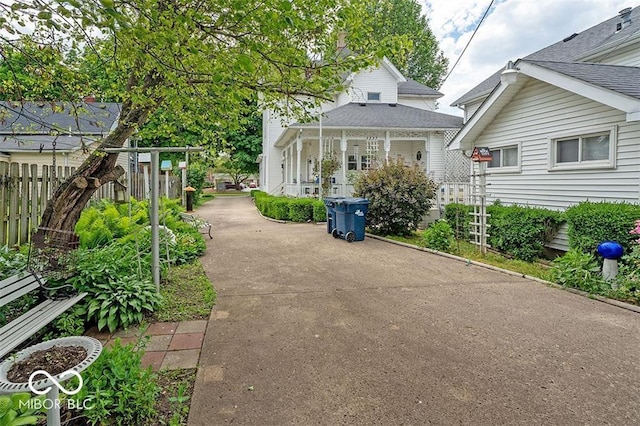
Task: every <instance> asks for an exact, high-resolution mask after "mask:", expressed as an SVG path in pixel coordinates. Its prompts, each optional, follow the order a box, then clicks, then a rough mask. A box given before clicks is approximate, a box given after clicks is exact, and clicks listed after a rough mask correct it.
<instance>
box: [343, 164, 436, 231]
mask: <svg viewBox="0 0 640 426" xmlns="http://www.w3.org/2000/svg"><path fill="white" fill-rule="evenodd" d="M435 194H436V185H435V183H434V182H433V181H431V180H430V179H429V178H428V177H427V176H426V174H425V173H424V170H422V169H420V168H419V167H418V166H417V165H416V166H412V167H407V166H405V165H404V163H403V162H402V161H401V160H398V161H393V160H391V161H389V162H388V163H386V164H383V165H382V166H381V167H379V168H376V169H371V170H368V171H366V172H365V173H362V174H361V175H360V176H358V178H357V180H356V182H355V185H354V196H356V197H363V198H366V199H368V200H369V211H368V213H367V224H368V226H369V227H370V228H371V230H372V232H374V233H376V234H381V235H409V234H411V233H412V232H413V231H415V230H416V229H417V228H418V225H419V224H420V223H421V221H422V218H423V217H424V215H425V214H427V212H428V211H429V208H430V207H431V201H432V200H433V199H434V197H435Z"/></svg>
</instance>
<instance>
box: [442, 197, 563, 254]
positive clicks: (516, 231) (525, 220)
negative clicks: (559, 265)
mask: <svg viewBox="0 0 640 426" xmlns="http://www.w3.org/2000/svg"><path fill="white" fill-rule="evenodd" d="M472 211H473V207H472V206H467V205H464V204H449V205H447V206H445V211H444V216H445V219H446V220H447V222H449V224H450V225H451V228H452V229H453V230H454V233H455V236H456V238H459V239H465V240H468V239H470V233H469V232H470V229H471V225H470V222H471V220H472V217H471V216H470V215H469V214H470V213H471V212H472ZM487 213H488V214H489V215H490V217H489V218H488V219H487V223H488V224H489V226H490V228H489V241H488V243H489V245H491V246H492V247H493V248H495V249H496V250H500V251H502V252H505V253H508V254H510V255H512V256H514V257H516V258H518V259H521V260H525V261H532V260H534V259H535V258H536V257H541V256H542V252H543V250H544V244H545V243H547V242H549V240H550V239H551V238H552V237H553V235H554V234H555V232H556V231H557V230H558V228H559V227H560V225H561V224H562V223H563V222H564V215H563V213H561V212H556V211H553V210H548V209H542V208H533V207H522V206H517V205H514V206H502V205H492V206H488V207H487Z"/></svg>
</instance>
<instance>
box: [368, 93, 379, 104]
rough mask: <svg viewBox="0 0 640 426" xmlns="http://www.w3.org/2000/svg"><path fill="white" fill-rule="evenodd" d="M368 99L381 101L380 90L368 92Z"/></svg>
mask: <svg viewBox="0 0 640 426" xmlns="http://www.w3.org/2000/svg"><path fill="white" fill-rule="evenodd" d="M367 100H368V101H372V102H380V92H367Z"/></svg>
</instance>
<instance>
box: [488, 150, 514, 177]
mask: <svg viewBox="0 0 640 426" xmlns="http://www.w3.org/2000/svg"><path fill="white" fill-rule="evenodd" d="M490 151H491V161H490V162H489V164H487V167H488V168H489V169H490V171H491V172H517V171H520V145H519V144H516V145H509V146H502V147H499V148H490Z"/></svg>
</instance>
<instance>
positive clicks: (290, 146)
mask: <svg viewBox="0 0 640 426" xmlns="http://www.w3.org/2000/svg"><path fill="white" fill-rule="evenodd" d="M293 176H294V174H293V142H291V144H290V145H289V179H288V181H289V183H293Z"/></svg>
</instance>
